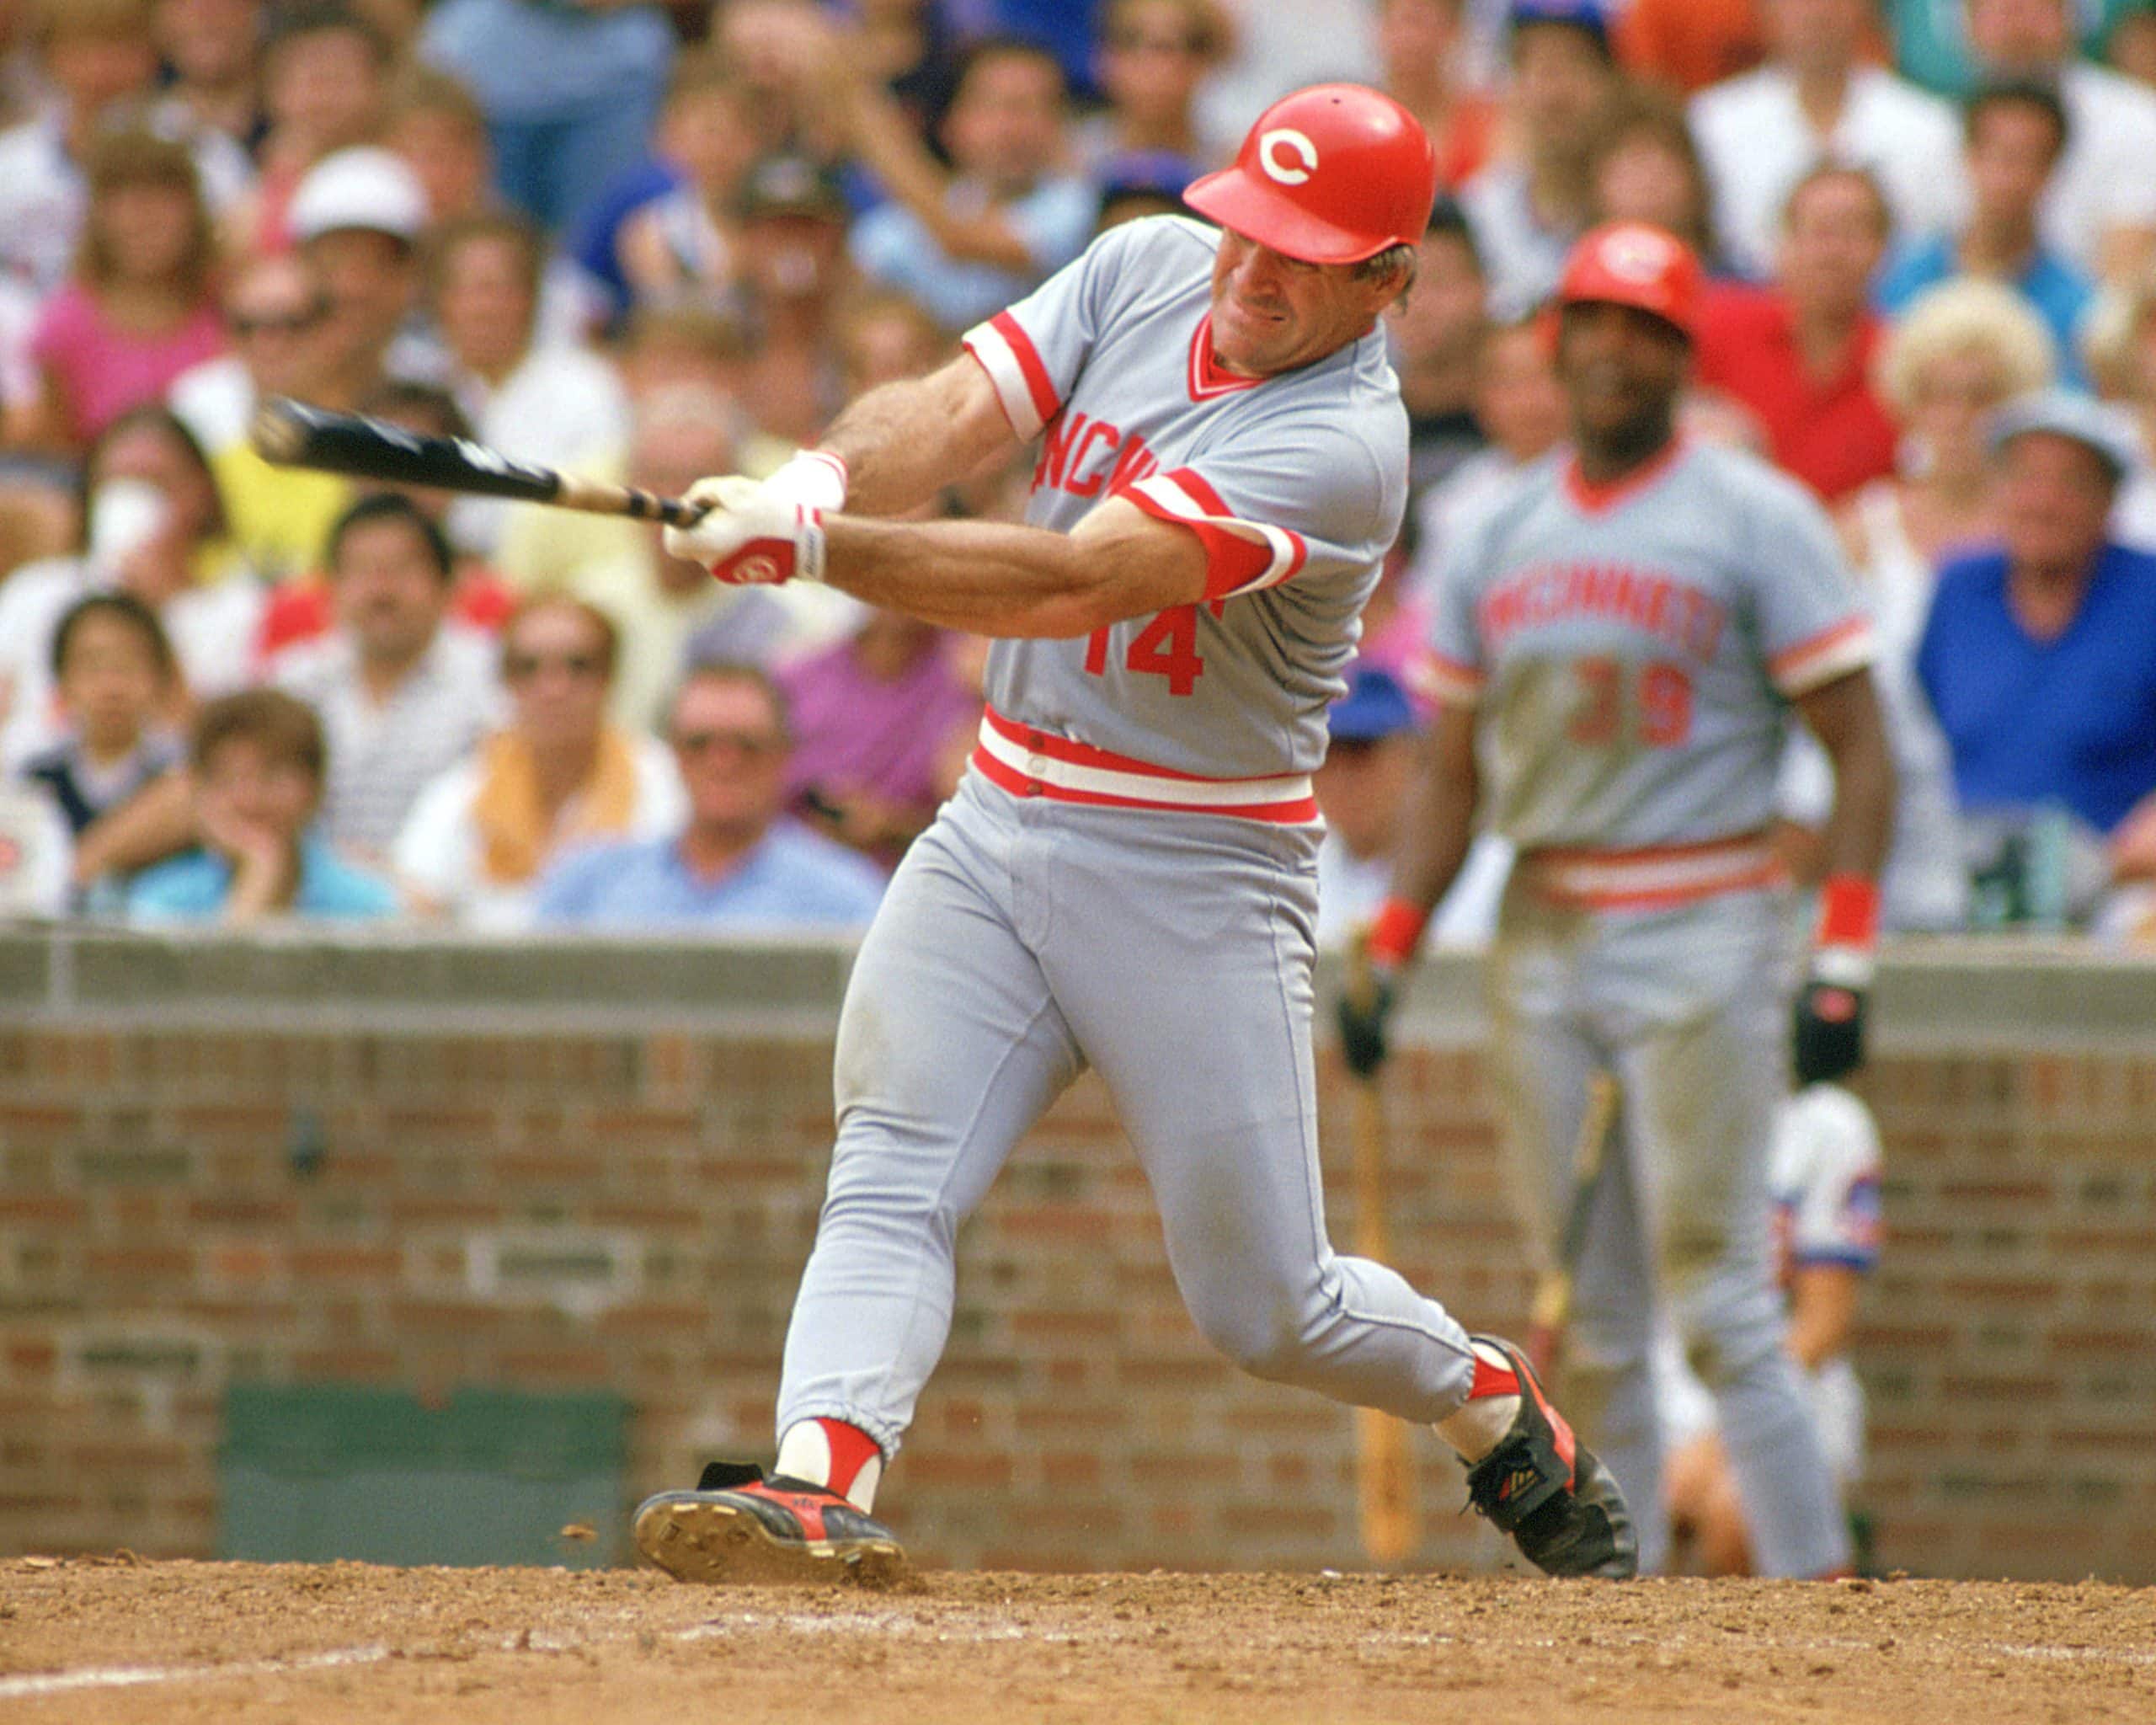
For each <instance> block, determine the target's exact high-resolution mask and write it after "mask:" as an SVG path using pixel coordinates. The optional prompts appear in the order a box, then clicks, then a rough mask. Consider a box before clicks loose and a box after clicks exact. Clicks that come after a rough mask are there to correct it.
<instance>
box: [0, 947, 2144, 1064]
mask: <svg viewBox="0 0 2156 1725" xmlns="http://www.w3.org/2000/svg"><path fill="white" fill-rule="evenodd" d="M853 951H854V943H852V942H851V941H850V940H845V939H836V938H830V937H808V938H799V939H787V940H779V939H759V940H755V941H750V942H743V941H733V940H718V939H709V938H696V937H670V938H665V939H651V938H603V937H583V938H575V939H564V938H547V939H538V938H533V937H516V938H514V939H502V938H482V937H471V936H456V935H449V934H442V933H437V932H430V931H413V930H399V931H396V932H389V933H364V934H363V933H347V934H338V933H325V932H322V931H320V930H318V929H312V928H307V929H299V928H291V929H283V930H275V931H270V932H263V933H259V934H249V935H245V936H233V935H226V934H221V933H215V932H176V933H156V934H138V933H134V932H126V931H120V930H112V929H105V928H97V927H81V926H74V925H55V926H51V927H42V928H33V927H19V928H17V929H14V930H11V931H6V932H0V1012H5V1013H7V1014H8V1015H9V1016H19V1017H25V1018H29V1019H37V1020H46V1021H51V1020H60V1019H64V1020H67V1021H71V1022H85V1023H103V1024H109V1025H113V1026H115V1027H117V1026H127V1027H138V1028H149V1027H153V1026H158V1025H165V1024H199V1023H212V1022H214V1023H223V1024H229V1025H232V1026H233V1027H235V1028H237V1027H240V1026H259V1025H263V1024H274V1025H278V1026H284V1027H289V1028H338V1027H350V1028H354V1029H380V1028H425V1027H427V1026H430V1025H435V1024H453V1025H468V1024H471V1023H475V1022H477V1021H478V1020H481V1019H483V1020H484V1021H485V1022H486V1023H488V1024H492V1025H497V1026H499V1027H500V1028H532V1029H538V1028H553V1027H557V1026H569V1025H577V1026H585V1025H592V1024H594V1023H597V1024H599V1025H600V1026H604V1025H607V1024H614V1023H619V1024H621V1025H622V1026H623V1027H624V1028H650V1027H652V1026H654V1025H667V1026H679V1027H680V1028H717V1029H739V1028H757V1029H760V1030H762V1031H764V1032H766V1033H777V1034H785V1035H797V1034H798V1035H810V1034H816V1033H828V1031H829V1028H830V1023H831V1021H832V1019H833V1018H834V1017H835V1014H836V1012H837V1011H838V1007H839V1003H840V1001H841V998H842V997H843V996H844V994H845V991H846V978H847V975H848V974H849V973H850V971H851V966H852V959H853ZM1319 985H1320V991H1321V998H1324V999H1328V1000H1329V999H1330V998H1331V995H1332V992H1333V991H1335V990H1336V989H1337V987H1338V985H1339V977H1338V967H1337V964H1334V963H1333V962H1332V961H1331V960H1330V959H1328V960H1327V961H1326V963H1325V964H1323V965H1322V966H1321V974H1320V984H1319ZM1874 1022H1875V1023H1876V1031H1877V1043H1878V1046H1879V1047H1880V1048H1881V1049H1882V1050H1887V1051H1901V1052H1922V1051H1925V1050H1929V1049H1935V1048H1949V1047H1951V1048H1954V1049H1988V1048H1999V1049H2020V1050H2030V1049H2050V1048H2054V1047H2057V1048H2068V1047H2071V1048H2089V1049H2119V1048H2148V1049H2156V956H2150V957H2128V956H2121V955H2120V954H2117V953H2111V952H2107V951H2105V950H2104V949H2101V948H2093V947H2089V946H2087V945H2084V944H2080V943H2068V942H2038V941H2025V940H2016V939H2006V938H1993V939H1983V940H1944V939H1936V940H1922V941H1904V942H1900V943H1895V944H1893V945H1892V946H1890V947H1889V948H1888V949H1887V953H1886V955H1885V959H1884V962H1883V963H1882V964H1881V973H1880V981H1879V988H1878V992H1877V995H1876V999H1875V1002H1874ZM1483 1023H1484V1020H1483V1011H1482V980H1481V960H1480V959H1479V958H1478V957H1477V956H1476V954H1473V953H1448V954H1445V955H1443V956H1441V957H1438V958H1435V959H1432V960H1430V961H1429V962H1428V963H1426V964H1423V965H1422V966H1421V967H1420V969H1418V970H1417V974H1416V976H1415V978H1414V981H1413V985H1412V987H1411V989H1410V991H1409V995H1408V999H1407V1001H1406V1007H1405V1008H1404V1010H1403V1014H1402V1022H1401V1030H1402V1033H1403V1035H1404V1038H1405V1039H1406V1040H1407V1041H1409V1042H1413V1043H1420V1044H1426V1045H1429V1046H1435V1047H1455V1046H1460V1045H1464V1044H1472V1043H1474V1042H1475V1041H1476V1040H1478V1039H1480V1038H1481V1035H1482V1033H1483ZM1321 1033H1323V1032H1322V1028H1321Z"/></svg>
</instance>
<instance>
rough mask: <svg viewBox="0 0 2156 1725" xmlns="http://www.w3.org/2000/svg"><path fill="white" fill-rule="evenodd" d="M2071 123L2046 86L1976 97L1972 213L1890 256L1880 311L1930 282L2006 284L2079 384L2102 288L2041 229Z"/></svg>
mask: <svg viewBox="0 0 2156 1725" xmlns="http://www.w3.org/2000/svg"><path fill="white" fill-rule="evenodd" d="M2067 125H2068V123H2067V114H2066V108H2065V104H2063V102H2062V101H2061V100H2060V99H2059V94H2058V92H2057V90H2056V89H2053V88H2050V87H2048V86H2047V85H2044V84H2032V83H1996V84H1988V85H1986V86H1985V87H1984V88H1983V89H1981V90H1979V91H1978V92H1977V93H1976V94H1975V95H1973V96H1972V97H1971V98H1970V99H1969V101H1968V104H1967V107H1966V108H1964V109H1963V110H1962V115H1961V129H1962V148H1961V160H1962V165H1963V168H1964V169H1965V170H1966V173H1967V179H1968V186H1969V209H1968V212H1967V215H1966V216H1964V217H1963V219H1962V221H1961V224H1960V226H1959V227H1957V228H1956V230H1955V232H1952V233H1940V234H1925V235H1924V236H1922V237H1921V238H1915V239H1912V240H1910V241H1909V242H1908V243H1905V244H1904V245H1903V248H1901V249H1900V251H1899V252H1898V253H1897V254H1894V255H1892V256H1890V257H1889V259H1888V260H1887V267H1886V268H1885V270H1882V271H1881V275H1880V278H1879V280H1878V282H1877V284H1876V287H1875V289H1874V298H1875V299H1876V302H1877V303H1878V306H1879V308H1880V310H1881V311H1882V312H1885V313H1887V316H1889V317H1899V316H1900V315H1901V314H1902V312H1903V311H1905V310H1906V309H1907V308H1908V303H1909V302H1910V301H1911V300H1913V299H1914V298H1915V297H1916V296H1918V295H1919V294H1920V293H1922V292H1923V291H1924V290H1925V289H1926V288H1928V287H1935V286H1938V284H1939V283H1940V282H1942V281H1945V280H1951V279H1952V278H1954V277H1956V276H1960V275H1977V276H1986V277H1989V278H1991V279H1992V280H1997V281H2001V282H2004V284H2005V285H2006V286H2009V287H2011V288H2013V289H2014V290H2015V291H2016V292H2017V293H2019V294H2020V296H2022V298H2023V299H2024V300H2025V301H2026V302H2028V304H2029V306H2030V307H2031V309H2032V310H2033V311H2035V312H2036V314H2037V316H2039V317H2040V318H2042V319H2043V320H2044V323H2045V324H2046V326H2047V328H2049V329H2050V330H2051V333H2052V340H2053V341H2054V342H2056V343H2057V345H2058V352H2059V373H2060V376H2061V377H2064V378H2065V379H2066V380H2067V382H2070V383H2073V384H2074V385H2075V386H2077V387H2079V386H2081V385H2082V384H2083V382H2084V378H2083V375H2082V370H2081V360H2080V350H2079V345H2078V344H2077V338H2078V337H2079V334H2080V331H2081V321H2082V319H2083V318H2084V317H2085V316H2086V315H2087V313H2088V311H2089V306H2090V304H2091V302H2094V300H2095V297H2096V289H2095V283H2094V282H2093V281H2092V280H2090V279H2089V276H2088V275H2086V274H2085V273H2084V271H2083V270H2082V269H2081V267H2080V266H2079V264H2076V263H2075V262H2073V260H2072V259H2069V258H2068V257H2067V256H2066V255H2064V254H2063V253H2062V252H2061V251H2060V250H2059V248H2057V246H2056V245H2055V244H2053V243H2052V242H2051V241H2050V240H2048V239H2047V238H2045V232H2044V226H2043V210H2044V200H2045V198H2046V196H2047V194H2048V193H2049V191H2050V190H2051V188H2052V183H2053V181H2054V180H2056V179H2057V170H2058V167H2059V163H2061V161H2062V160H2063V159H2064V157H2065V153H2066V147H2067V142H2068V130H2067Z"/></svg>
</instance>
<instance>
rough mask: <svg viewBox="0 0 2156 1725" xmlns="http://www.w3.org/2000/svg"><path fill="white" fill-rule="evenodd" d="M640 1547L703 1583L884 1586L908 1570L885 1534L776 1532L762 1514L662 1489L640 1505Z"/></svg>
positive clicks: (636, 1531) (680, 1576) (679, 1576)
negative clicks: (795, 1535) (797, 1535)
mask: <svg viewBox="0 0 2156 1725" xmlns="http://www.w3.org/2000/svg"><path fill="white" fill-rule="evenodd" d="M631 1535H632V1538H633V1539H634V1540H635V1541H636V1547H637V1550H638V1551H640V1552H642V1553H643V1556H644V1557H646V1558H647V1559H648V1560H649V1561H650V1562H653V1563H654V1564H656V1565H657V1566H658V1567H659V1568H661V1569H663V1570H664V1571H665V1572H666V1573H668V1574H669V1575H670V1576H672V1577H673V1578H675V1580H676V1581H686V1582H694V1583H699V1584H702V1585H704V1586H725V1585H728V1584H729V1583H731V1584H765V1585H768V1584H771V1583H778V1584H782V1585H783V1584H788V1583H791V1584H793V1585H796V1586H815V1585H819V1584H828V1583H833V1582H840V1581H857V1582H860V1583H863V1584H864V1585H867V1586H870V1587H889V1586H892V1585H894V1584H895V1583H897V1582H899V1580H901V1579H902V1578H904V1577H905V1573H906V1558H905V1551H903V1550H902V1549H901V1548H900V1547H899V1546H898V1545H897V1543H896V1542H895V1541H890V1540H870V1539H855V1540H787V1539H781V1538H779V1537H778V1536H777V1535H775V1534H773V1533H772V1532H771V1530H770V1529H769V1528H768V1527H766V1525H764V1523H763V1521H762V1520H761V1519H760V1518H759V1517H758V1516H756V1515H755V1514H752V1513H750V1511H748V1510H746V1509H741V1508H739V1507H738V1506H737V1505H735V1504H732V1503H718V1502H713V1501H712V1500H711V1499H710V1498H707V1497H704V1496H702V1495H700V1494H699V1493H693V1492H674V1493H661V1494H660V1495H659V1496H658V1497H656V1498H651V1499H650V1500H649V1501H648V1502H647V1503H644V1504H643V1507H642V1508H641V1509H638V1511H637V1515H636V1520H635V1522H634V1523H633V1524H632V1528H631Z"/></svg>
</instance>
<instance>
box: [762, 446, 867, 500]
mask: <svg viewBox="0 0 2156 1725" xmlns="http://www.w3.org/2000/svg"><path fill="white" fill-rule="evenodd" d="M850 477H851V476H850V475H849V474H848V473H847V471H846V457H843V456H841V455H837V454H835V453H833V452H832V451H830V450H828V449H803V450H797V451H795V452H794V453H793V454H792V456H791V457H788V458H787V460H786V461H785V462H783V463H782V464H781V465H780V466H779V467H778V468H777V469H776V471H775V472H774V473H772V474H771V477H770V478H767V479H766V480H765V481H764V490H765V492H766V494H768V495H770V496H771V497H773V498H776V499H777V500H778V501H780V502H781V503H792V504H799V505H803V506H804V507H806V508H809V509H812V510H822V511H825V512H826V513H830V514H836V513H837V512H838V511H839V510H842V509H844V508H845V507H846V486H847V483H848V482H849V479H850Z"/></svg>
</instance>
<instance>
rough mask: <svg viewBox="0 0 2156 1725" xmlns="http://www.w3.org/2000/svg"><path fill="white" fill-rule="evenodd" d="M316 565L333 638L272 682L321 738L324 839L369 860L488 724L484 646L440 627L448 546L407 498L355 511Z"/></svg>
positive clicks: (301, 655)
mask: <svg viewBox="0 0 2156 1725" xmlns="http://www.w3.org/2000/svg"><path fill="white" fill-rule="evenodd" d="M328 565H329V579H330V590H331V594H332V596H333V600H334V605H335V610H336V617H337V626H336V628H334V629H333V630H332V631H331V632H330V633H328V634H327V635H324V636H322V637H320V638H318V639H314V640H309V641H303V642H301V643H300V644H297V645H296V646H293V647H291V648H289V649H286V651H285V652H283V653H281V654H279V655H278V656H277V657H276V658H275V660H272V661H271V665H270V670H271V676H272V678H273V680H274V681H275V682H276V683H277V684H279V685H280V686H281V687H283V688H284V689H286V691H288V692H291V693H292V694H295V695H297V696H298V697H300V698H301V699H302V700H303V701H305V702H307V704H308V705H309V706H311V707H312V708H314V710H315V711H316V712H317V713H319V714H320V715H321V718H322V724H323V730H324V731H325V732H326V733H327V734H328V740H329V775H328V783H327V786H326V788H325V792H324V795H323V805H322V819H323V826H324V828H325V830H326V835H327V836H328V838H329V840H330V841H332V842H333V843H334V844H336V845H338V846H340V847H341V848H343V849H344V850H345V851H346V852H350V854H352V855H353V856H355V857H357V858H358V859H359V860H360V861H362V862H368V861H379V860H382V859H383V858H386V857H387V854H388V851H389V847H390V845H391V843H392V841H394V840H395V838H396V836H397V833H398V829H399V828H400V827H402V826H403V824H404V820H405V817H406V816H407V815H408V814H410V813H411V812H412V806H413V804H414V803H416V802H417V801H418V800H419V793H420V792H421V791H422V790H424V788H426V786H427V785H428V784H429V783H430V782H432V781H433V780H434V779H435V778H436V777H439V776H440V774H441V773H443V772H446V771H447V770H448V769H449V768H450V767H451V766H454V765H456V762H457V761H461V760H462V759H463V758H464V756H466V755H467V753H468V752H470V750H472V746H473V745H475V744H477V743H478V740H479V739H480V738H481V737H483V736H484V735H485V734H487V733H488V731H490V730H492V729H494V726H495V724H496V723H497V722H498V721H499V718H500V714H501V694H500V686H499V683H498V682H497V681H496V678H495V664H494V659H495V655H494V644H493V643H492V642H491V641H489V640H488V639H487V638H486V637H484V636H483V635H480V634H478V633H474V632H472V631H471V630H468V629H465V628H460V627H457V626H456V625H454V624H451V623H450V622H448V611H449V606H450V600H451V593H452V590H453V582H454V569H455V563H454V561H453V559H452V558H451V554H450V549H449V542H448V541H446V539H444V538H443V537H442V533H441V529H440V528H439V527H437V526H435V524H434V523H433V522H432V521H429V520H428V519H427V517H426V516H425V515H424V514H422V513H421V512H420V510H419V507H418V506H417V505H415V504H414V503H413V502H412V501H411V499H408V498H404V497H399V496H397V495H395V494H390V493H380V494H376V495H374V496H371V497H364V498H361V499H360V501H359V502H357V503H355V504H354V505H352V506H351V508H350V509H349V510H346V511H345V512H344V515H342V516H341V517H340V518H339V521H338V523H337V526H336V527H335V529H334V531H332V532H331V534H330V538H329V547H328Z"/></svg>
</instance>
